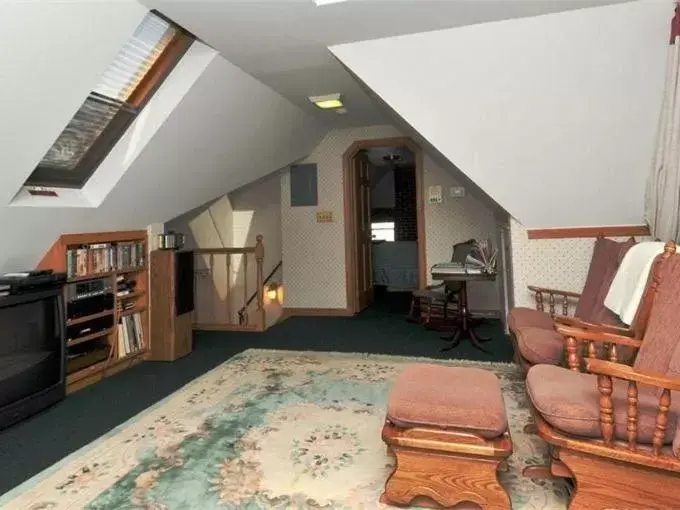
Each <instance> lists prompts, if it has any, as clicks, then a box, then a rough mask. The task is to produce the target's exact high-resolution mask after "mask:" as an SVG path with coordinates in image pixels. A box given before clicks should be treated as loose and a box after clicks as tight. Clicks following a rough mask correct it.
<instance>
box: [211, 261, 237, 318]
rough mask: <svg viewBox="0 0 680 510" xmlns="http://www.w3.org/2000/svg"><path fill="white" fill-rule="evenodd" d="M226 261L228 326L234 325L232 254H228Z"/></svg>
mask: <svg viewBox="0 0 680 510" xmlns="http://www.w3.org/2000/svg"><path fill="white" fill-rule="evenodd" d="M211 256H212V255H211ZM225 259H226V262H225V264H226V267H225V269H226V271H227V277H226V281H227V294H226V297H225V304H226V306H227V324H233V321H232V320H231V253H227V254H226V257H225Z"/></svg>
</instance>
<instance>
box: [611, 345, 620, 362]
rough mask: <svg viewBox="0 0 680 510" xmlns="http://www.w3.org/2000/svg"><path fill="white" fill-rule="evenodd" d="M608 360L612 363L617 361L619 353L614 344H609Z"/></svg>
mask: <svg viewBox="0 0 680 510" xmlns="http://www.w3.org/2000/svg"><path fill="white" fill-rule="evenodd" d="M609 361H611V362H613V363H618V361H619V353H618V351H617V349H616V344H611V345H610V346H609Z"/></svg>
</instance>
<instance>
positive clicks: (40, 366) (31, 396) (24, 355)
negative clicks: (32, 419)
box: [0, 286, 66, 429]
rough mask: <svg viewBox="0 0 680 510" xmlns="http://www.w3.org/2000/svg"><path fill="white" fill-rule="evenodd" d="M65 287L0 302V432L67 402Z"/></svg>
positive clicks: (37, 291)
mask: <svg viewBox="0 0 680 510" xmlns="http://www.w3.org/2000/svg"><path fill="white" fill-rule="evenodd" d="M65 394H66V323H65V313H64V301H63V295H62V288H61V286H54V287H49V288H40V289H34V290H30V291H26V292H23V293H21V294H17V295H10V296H5V297H0V429H2V428H5V427H8V426H9V425H12V424H14V423H16V422H17V421H20V420H22V419H24V418H26V417H28V416H30V415H32V414H35V413H37V412H39V411H41V410H42V409H44V408H46V407H48V406H50V405H52V404H54V403H55V402H57V401H59V400H61V399H62V398H64V396H65Z"/></svg>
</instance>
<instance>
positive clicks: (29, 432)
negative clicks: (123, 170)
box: [0, 299, 512, 494]
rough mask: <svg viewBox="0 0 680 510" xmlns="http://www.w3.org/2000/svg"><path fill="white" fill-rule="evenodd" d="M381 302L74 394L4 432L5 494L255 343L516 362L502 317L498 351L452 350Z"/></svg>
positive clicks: (208, 344) (400, 305) (200, 346)
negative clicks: (348, 314)
mask: <svg viewBox="0 0 680 510" xmlns="http://www.w3.org/2000/svg"><path fill="white" fill-rule="evenodd" d="M403 301H404V300H403V299H402V301H401V302H394V301H391V302H384V301H383V302H380V303H379V306H377V307H376V308H374V309H370V310H367V311H366V312H364V313H362V314H359V315H358V316H356V317H333V318H326V317H293V318H290V319H288V320H286V321H284V322H282V323H281V324H279V325H277V326H275V327H273V328H271V329H269V330H268V331H267V332H266V333H261V334H254V333H221V332H195V334H194V347H195V350H194V352H193V353H192V354H191V355H190V356H187V357H185V358H183V359H180V360H178V361H175V362H173V363H161V362H147V363H142V364H140V365H137V366H135V367H133V368H131V369H130V370H126V371H125V372H121V373H120V374H117V375H115V376H113V377H110V378H108V379H105V380H104V381H102V382H100V383H97V384H95V385H92V386H90V387H88V388H85V389H84V390H81V391H79V392H77V393H74V394H73V395H70V396H69V397H67V398H66V399H65V400H64V401H62V402H61V403H59V404H57V405H55V406H53V407H52V408H50V409H47V410H46V411H44V412H43V413H41V414H39V415H37V416H34V417H33V418H31V419H28V420H26V421H24V422H22V423H19V424H17V425H15V426H13V427H11V428H9V429H7V430H4V431H0V465H3V466H10V465H11V466H12V468H11V469H2V470H0V494H2V493H4V492H6V491H8V490H9V489H11V488H12V487H14V486H16V485H18V484H20V483H21V482H23V481H24V480H27V479H28V478H30V477H31V476H33V475H35V474H37V473H39V472H40V471H42V470H43V469H45V468H47V467H49V466H51V465H52V464H54V463H55V462H58V461H59V460H61V459H62V458H63V457H65V456H67V455H69V454H70V453H72V452H74V451H76V450H77V449H79V448H81V447H83V446H84V445H87V444H88V443H90V442H92V441H94V440H95V439H97V438H98V437H100V436H102V435H103V434H105V433H106V432H108V431H109V430H111V429H113V428H114V427H116V426H117V425H119V424H120V423H122V422H124V421H125V420H128V419H129V418H131V417H132V416H135V415H136V414H137V413H139V412H142V411H144V410H145V409H146V408H148V407H149V406H151V405H153V404H155V403H156V402H158V401H159V400H161V399H162V398H164V397H166V396H168V395H170V394H171V393H172V392H174V391H176V390H177V389H179V388H181V387H182V386H183V385H185V384H187V383H188V382H190V381H192V380H193V379H195V378H196V377H199V376H201V375H202V374H204V373H206V372H207V371H209V370H210V369H212V368H214V367H216V366H217V365H219V364H220V363H222V362H224V361H226V360H228V359H229V358H231V357H232V356H234V355H236V354H238V353H240V352H242V351H244V350H245V349H247V348H250V347H257V348H264V349H290V350H300V351H338V352H369V353H378V354H394V355H403V356H424V357H428V358H439V359H447V358H458V359H470V360H477V361H509V360H511V359H512V346H511V345H510V341H509V340H508V339H507V338H506V337H505V335H504V334H503V331H502V328H501V325H500V322H499V321H495V320H490V321H487V323H486V324H485V325H483V326H482V327H481V328H480V331H481V332H482V333H483V334H485V335H487V336H492V337H493V340H492V341H491V342H489V343H487V344H486V346H487V347H488V348H489V349H490V350H491V351H492V353H493V354H491V355H488V354H485V353H483V352H481V351H478V350H476V349H473V348H472V347H471V346H470V345H469V344H468V343H463V344H462V345H461V346H460V347H458V348H457V349H455V350H453V351H449V352H447V353H441V352H440V351H439V350H440V348H441V347H443V346H444V345H445V344H446V343H445V342H444V341H442V340H440V338H439V337H440V336H441V333H437V332H435V331H426V330H424V329H423V328H422V327H420V326H418V325H416V324H409V323H407V322H406V321H405V320H404V318H403V317H404V316H403V313H404V306H406V305H407V303H404V302H403Z"/></svg>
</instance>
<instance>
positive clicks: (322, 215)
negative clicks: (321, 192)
mask: <svg viewBox="0 0 680 510" xmlns="http://www.w3.org/2000/svg"><path fill="white" fill-rule="evenodd" d="M316 222H317V223H333V211H320V212H318V213H316Z"/></svg>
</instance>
